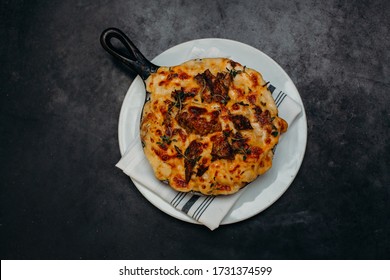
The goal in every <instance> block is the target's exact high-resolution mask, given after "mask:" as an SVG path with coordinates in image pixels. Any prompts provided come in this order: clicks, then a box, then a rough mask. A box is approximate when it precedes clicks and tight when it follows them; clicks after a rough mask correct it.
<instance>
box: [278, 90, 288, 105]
mask: <svg viewBox="0 0 390 280" xmlns="http://www.w3.org/2000/svg"><path fill="white" fill-rule="evenodd" d="M286 96H287V94H285V93H284V92H283V91H280V92H279V94H278V96H277V97H276V99H275V104H276V106H278V107H279V106H280V104H282V102H283V100H284V99H285V98H286Z"/></svg>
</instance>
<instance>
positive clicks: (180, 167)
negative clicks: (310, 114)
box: [141, 58, 287, 195]
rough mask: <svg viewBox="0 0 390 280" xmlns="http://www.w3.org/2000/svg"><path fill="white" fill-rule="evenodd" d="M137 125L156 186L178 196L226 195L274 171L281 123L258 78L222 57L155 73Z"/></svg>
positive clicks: (263, 85)
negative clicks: (161, 183) (163, 183)
mask: <svg viewBox="0 0 390 280" xmlns="http://www.w3.org/2000/svg"><path fill="white" fill-rule="evenodd" d="M145 83H146V90H147V91H148V92H150V93H151V98H150V101H148V102H147V103H146V104H145V107H144V111H143V115H142V121H141V139H142V142H143V145H144V152H145V155H146V157H147V159H148V160H149V162H150V164H151V166H152V168H153V170H154V173H155V176H156V177H157V179H158V180H161V181H166V182H167V183H168V184H169V185H170V186H171V187H172V188H173V189H175V190H177V191H181V192H189V191H195V192H199V193H202V194H204V195H221V194H223V195H226V194H232V193H235V192H237V191H238V190H239V189H241V188H242V187H244V186H245V185H247V184H248V183H250V182H252V181H253V180H255V179H256V178H257V177H258V176H259V175H261V174H263V173H264V172H266V171H267V170H269V169H270V168H271V166H272V158H273V150H274V147H275V145H276V144H277V143H278V141H279V137H280V135H281V134H282V133H283V132H285V131H286V130H287V123H286V121H284V120H283V119H281V118H280V117H278V110H277V107H276V106H275V102H274V100H273V98H272V96H271V93H270V92H269V90H268V89H267V85H266V82H265V81H264V80H263V77H262V75H261V74H260V73H259V72H257V71H255V70H253V69H250V68H246V67H245V66H242V65H241V64H239V63H237V62H234V61H232V60H230V59H226V58H207V59H196V60H190V61H188V62H186V63H184V64H181V65H178V66H174V67H160V68H159V69H158V71H157V72H156V73H154V74H152V75H151V76H149V78H148V79H147V80H146V81H145Z"/></svg>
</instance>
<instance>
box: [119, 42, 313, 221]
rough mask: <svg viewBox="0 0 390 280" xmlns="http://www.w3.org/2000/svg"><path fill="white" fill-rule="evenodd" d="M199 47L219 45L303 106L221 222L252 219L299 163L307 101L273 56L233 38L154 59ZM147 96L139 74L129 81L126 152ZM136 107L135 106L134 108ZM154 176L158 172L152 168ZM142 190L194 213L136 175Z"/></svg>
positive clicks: (178, 53) (168, 57) (176, 50)
mask: <svg viewBox="0 0 390 280" xmlns="http://www.w3.org/2000/svg"><path fill="white" fill-rule="evenodd" d="M194 47H196V48H200V49H205V50H208V49H211V48H217V49H218V50H220V51H221V52H222V53H224V54H226V55H227V56H229V57H230V58H231V59H233V60H235V61H237V62H239V63H241V64H242V65H246V66H247V67H250V68H253V69H255V70H257V71H259V72H260V73H261V74H262V75H263V77H264V80H266V81H271V83H272V84H273V85H274V86H275V87H276V88H277V89H278V90H282V91H284V92H285V93H287V94H288V96H289V97H291V98H292V99H294V100H295V101H296V102H297V103H299V104H300V105H301V106H302V113H301V114H300V115H299V116H298V117H297V119H296V120H295V121H294V123H293V124H292V125H291V126H290V127H289V128H288V131H287V133H286V134H284V135H283V136H282V138H281V140H280V142H279V144H278V148H277V151H276V153H275V157H274V160H273V166H272V168H271V169H270V170H269V171H268V172H267V173H266V174H264V175H262V176H260V177H259V178H258V179H256V180H255V181H254V182H252V183H251V185H250V186H248V187H247V188H246V190H245V192H244V193H243V195H241V197H240V198H239V200H238V201H237V203H236V204H235V205H234V206H233V208H232V209H231V210H230V212H229V213H228V214H227V215H226V217H225V218H224V220H223V221H222V224H230V223H235V222H239V221H242V220H245V219H248V218H250V217H252V216H254V215H256V214H258V213H260V212H261V211H263V210H264V209H266V208H267V207H269V206H270V205H271V204H273V203H274V202H275V201H276V200H277V199H278V198H279V197H280V196H281V195H282V194H283V193H284V192H285V191H286V190H287V189H288V187H289V186H290V184H291V183H292V181H293V180H294V178H295V176H296V174H297V173H298V170H299V168H300V166H301V163H302V160H303V157H304V154H305V149H306V141H307V122H306V114H305V110H304V106H303V103H302V100H301V97H300V95H299V92H298V90H297V89H296V87H295V85H294V83H293V82H292V80H291V79H290V77H289V76H288V75H287V74H286V72H285V71H284V70H283V69H282V68H281V67H280V66H279V65H278V64H277V63H276V62H275V61H274V60H272V59H271V58H270V57H268V56H267V55H266V54H264V53H262V52H261V51H259V50H257V49H255V48H253V47H251V46H248V45H245V44H243V43H239V42H236V41H232V40H226V39H200V40H193V41H189V42H186V43H183V44H180V45H177V46H175V47H172V48H170V49H168V50H166V51H165V52H163V53H161V54H160V55H158V56H157V57H156V58H154V59H153V60H152V62H153V63H155V64H156V65H161V66H174V65H178V64H181V63H183V62H185V61H187V60H188V59H189V55H190V53H191V51H192V50H193V49H194ZM144 100H145V87H144V83H143V81H142V79H141V78H140V77H139V76H138V77H137V78H136V79H135V80H134V81H133V83H132V84H131V86H130V88H129V90H128V92H127V94H126V96H125V99H124V101H123V104H122V108H121V112H120V116H119V129H118V133H119V135H118V136H119V147H120V152H121V154H122V155H123V154H124V152H125V151H126V149H127V147H128V145H129V144H130V140H131V139H133V138H134V135H135V132H136V130H138V129H139V118H140V114H141V109H139V108H142V105H143V103H144ZM135 108H137V109H136V110H135ZM150 176H154V174H150ZM133 182H134V184H135V186H136V187H137V188H138V190H139V191H140V192H141V193H142V194H143V195H144V196H145V198H146V199H148V200H149V201H150V202H151V203H152V204H153V205H155V206H156V207H158V208H159V209H160V210H162V211H164V212H165V213H167V214H169V215H171V216H173V217H175V218H177V219H180V220H183V221H187V222H191V223H194V222H196V221H194V220H192V219H190V218H189V217H188V216H187V215H185V214H184V213H182V212H181V211H179V210H177V209H175V208H174V207H173V206H171V205H170V204H169V203H167V202H165V201H164V200H162V199H161V198H160V197H158V196H157V195H156V194H154V193H153V192H151V191H150V190H149V189H147V188H146V187H145V186H143V185H141V184H139V183H137V182H135V181H133Z"/></svg>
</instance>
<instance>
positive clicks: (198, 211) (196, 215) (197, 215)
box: [192, 196, 215, 221]
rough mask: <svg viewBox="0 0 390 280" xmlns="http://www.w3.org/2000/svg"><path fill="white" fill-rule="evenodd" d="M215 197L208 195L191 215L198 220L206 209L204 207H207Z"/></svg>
mask: <svg viewBox="0 0 390 280" xmlns="http://www.w3.org/2000/svg"><path fill="white" fill-rule="evenodd" d="M214 199H215V196H208V197H207V198H206V199H205V200H203V202H202V203H201V204H200V205H199V207H198V209H196V211H195V212H194V214H193V215H192V217H193V218H194V219H195V220H197V221H199V219H200V217H201V216H202V215H203V213H204V212H205V211H206V209H207V208H208V207H209V205H210V204H211V202H213V200H214Z"/></svg>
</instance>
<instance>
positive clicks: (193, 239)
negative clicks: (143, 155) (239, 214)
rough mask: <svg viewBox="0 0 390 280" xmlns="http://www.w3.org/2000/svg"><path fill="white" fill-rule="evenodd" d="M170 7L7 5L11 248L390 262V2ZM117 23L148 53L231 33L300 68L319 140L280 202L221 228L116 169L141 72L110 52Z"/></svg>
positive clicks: (1, 131) (4, 157)
mask: <svg viewBox="0 0 390 280" xmlns="http://www.w3.org/2000/svg"><path fill="white" fill-rule="evenodd" d="M161 2H164V4H162V3H160V4H158V3H157V1H105V0H93V1H92V0H85V1H82V0H80V1H58V0H55V1H2V2H1V4H0V5H1V22H0V24H1V33H0V34H1V44H0V50H1V67H0V69H1V70H0V71H1V87H0V88H1V95H0V98H1V99H0V100H1V107H0V110H1V111H0V141H1V147H0V158H1V171H0V182H1V198H0V209H1V216H0V219H1V222H0V234H1V242H0V255H1V258H2V259H4V258H6V259H52V258H54V259H165V258H169V259H192V258H194V259H198V258H201V259H209V258H210V259H384V258H385V259H389V258H390V239H389V236H390V220H389V219H390V199H389V198H390V176H389V173H390V141H389V140H390V133H389V131H390V110H389V105H390V90H389V83H390V81H389V75H390V71H389V65H390V59H389V49H390V38H389V35H390V32H389V26H390V21H389V13H388V11H389V10H390V5H389V3H390V2H389V1H348V3H344V1H325V2H320V1H300V2H294V1H267V2H265V3H262V2H261V1H259V2H255V1H245V2H244V1H169V3H168V1H161ZM109 26H116V27H119V28H121V29H123V30H124V31H125V32H126V33H127V34H128V35H129V37H130V38H132V39H133V41H134V42H135V44H136V45H137V46H138V47H139V48H140V49H141V50H142V52H143V53H144V54H145V55H146V56H147V57H148V58H153V57H154V56H156V55H157V54H159V53H160V52H162V51H164V50H166V49H167V48H169V47H172V46H174V45H176V44H178V43H182V42H185V41H188V40H191V39H197V38H209V37H219V38H228V39H233V40H237V41H241V42H243V43H246V44H249V45H251V46H253V47H255V48H258V49H260V50H262V51H263V52H265V53H266V54H268V55H269V56H271V57H272V58H274V59H275V60H276V61H277V62H278V63H279V64H280V65H281V66H282V67H283V68H284V69H285V70H286V72H287V73H288V74H289V75H290V77H291V78H292V80H293V81H294V83H295V84H296V86H297V88H298V90H299V92H300V94H301V96H302V99H303V102H304V104H305V108H306V113H307V118H308V144H307V150H306V155H305V159H304V161H303V164H302V167H301V170H300V172H299V173H298V176H297V177H296V179H295V181H294V182H293V184H292V185H291V187H290V188H289V189H288V191H287V192H286V193H285V194H284V195H283V196H282V197H281V198H280V199H279V200H278V201H277V202H276V203H275V204H274V205H272V207H270V208H268V209H267V210H266V211H264V212H263V213H261V214H260V215H257V216H255V217H253V218H251V219H249V220H246V221H243V222H240V223H237V224H233V225H228V226H222V227H220V228H219V229H217V230H215V231H213V232H211V231H209V230H208V229H207V228H206V227H202V226H197V225H192V224H188V223H185V222H182V221H179V220H176V219H174V218H172V217H170V216H168V215H166V214H165V213H163V212H161V211H159V210H158V209H157V208H155V207H154V206H152V205H151V204H150V203H149V202H148V201H147V200H146V199H145V198H144V197H143V196H142V195H141V194H140V193H139V192H138V191H137V189H136V188H135V187H134V186H133V184H132V183H131V181H130V179H129V178H128V177H126V176H125V175H124V174H123V173H122V172H121V171H120V170H119V169H117V168H115V167H114V165H115V163H116V162H117V161H118V160H119V158H120V153H119V148H118V142H117V126H118V116H119V111H120V107H121V104H122V101H123V98H124V95H125V93H126V91H127V89H128V87H129V85H130V83H131V81H132V79H133V78H134V75H133V74H129V73H128V72H126V71H125V69H124V68H123V67H121V66H120V65H118V64H117V63H114V62H113V60H112V59H111V58H110V57H109V56H108V55H107V53H106V52H104V51H103V49H102V48H101V46H100V44H99V41H98V39H99V36H100V33H101V32H102V31H103V30H104V29H105V28H106V27H109Z"/></svg>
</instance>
